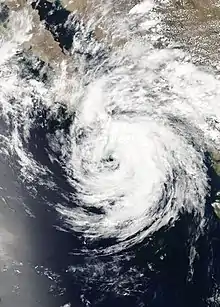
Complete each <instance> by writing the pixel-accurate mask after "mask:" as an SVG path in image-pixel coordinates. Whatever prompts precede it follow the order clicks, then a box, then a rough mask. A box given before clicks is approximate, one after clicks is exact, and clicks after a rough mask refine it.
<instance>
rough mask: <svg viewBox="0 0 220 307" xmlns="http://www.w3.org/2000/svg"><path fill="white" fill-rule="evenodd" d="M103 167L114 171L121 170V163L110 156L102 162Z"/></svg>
mask: <svg viewBox="0 0 220 307" xmlns="http://www.w3.org/2000/svg"><path fill="white" fill-rule="evenodd" d="M101 163H102V166H103V168H104V169H108V170H111V171H114V170H116V169H118V168H119V161H118V160H117V159H116V157H115V156H114V155H112V154H109V155H108V156H107V157H105V158H103V159H102V160H101Z"/></svg>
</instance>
